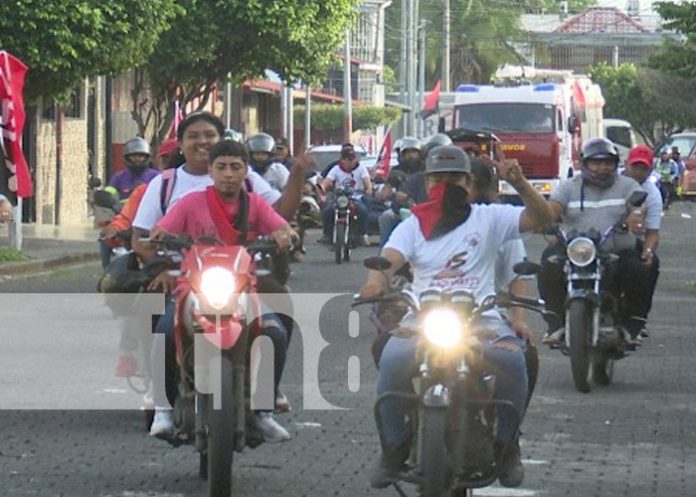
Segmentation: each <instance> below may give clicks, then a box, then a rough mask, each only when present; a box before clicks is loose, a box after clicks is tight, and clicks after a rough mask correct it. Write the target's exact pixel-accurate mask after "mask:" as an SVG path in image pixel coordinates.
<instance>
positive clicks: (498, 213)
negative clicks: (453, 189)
mask: <svg viewBox="0 0 696 497" xmlns="http://www.w3.org/2000/svg"><path fill="white" fill-rule="evenodd" d="M522 210H523V208H522V207H514V206H511V205H472V206H471V214H470V215H469V219H467V221H466V222H465V223H462V224H461V225H459V226H458V227H457V228H455V229H454V230H453V231H451V232H449V233H448V234H446V235H445V236H442V237H440V238H437V239H435V240H429V241H428V240H426V239H425V237H424V236H423V233H422V232H421V229H420V225H419V223H418V218H416V217H415V216H411V217H410V218H408V219H406V220H405V221H403V222H401V223H400V224H399V225H398V226H397V227H396V229H395V230H394V231H393V232H392V235H391V237H390V238H389V241H388V242H387V244H386V245H385V248H391V249H394V250H397V251H398V252H400V253H401V254H402V255H403V256H404V258H405V259H406V261H408V262H409V263H410V264H411V267H412V268H413V273H414V278H413V285H412V287H413V290H414V292H416V294H417V295H420V293H421V292H423V291H424V290H426V289H428V288H439V289H440V290H453V289H461V290H468V291H470V292H471V293H472V294H473V295H474V297H475V298H476V301H477V302H479V303H480V302H481V301H482V300H483V299H484V298H485V297H487V296H488V295H493V294H494V293H495V268H496V261H497V260H498V258H499V254H498V252H499V250H500V247H501V246H502V245H503V244H504V243H506V242H508V241H509V240H513V239H516V238H519V237H520V231H519V224H520V215H521V213H522Z"/></svg>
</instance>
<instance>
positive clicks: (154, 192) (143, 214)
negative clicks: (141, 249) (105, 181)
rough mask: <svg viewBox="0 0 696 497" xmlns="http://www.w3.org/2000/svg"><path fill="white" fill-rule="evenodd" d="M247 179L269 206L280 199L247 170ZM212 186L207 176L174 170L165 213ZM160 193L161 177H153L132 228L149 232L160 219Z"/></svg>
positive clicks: (272, 190)
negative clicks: (174, 178)
mask: <svg viewBox="0 0 696 497" xmlns="http://www.w3.org/2000/svg"><path fill="white" fill-rule="evenodd" d="M247 179H248V180H249V181H250V183H251V189H252V191H253V192H254V193H256V194H257V195H259V196H261V197H262V198H263V199H264V200H265V201H266V202H267V203H268V204H269V205H273V204H275V203H276V201H277V200H278V199H279V198H280V192H278V191H277V190H274V189H273V188H271V185H269V184H268V182H267V181H266V180H264V179H263V178H262V177H261V176H259V175H258V174H257V173H255V172H254V171H252V170H251V169H249V170H248V171H247ZM212 184H213V179H212V178H211V177H210V175H208V174H202V175H194V174H190V173H187V172H186V171H185V170H184V165H181V166H179V167H178V168H177V169H176V181H175V183H174V188H173V189H172V196H171V198H170V199H169V204H168V205H167V208H166V210H167V212H169V210H170V209H171V208H172V206H173V205H174V204H176V203H177V202H178V201H179V199H181V197H183V196H184V195H186V194H188V193H191V192H198V191H201V190H205V189H206V188H207V187H209V186H210V185H212ZM161 191H162V175H157V176H155V177H154V178H153V179H152V181H150V183H149V184H148V185H147V190H145V193H144V194H143V198H142V200H141V201H140V206H138V212H137V214H136V215H135V219H134V220H133V226H134V227H136V228H140V229H142V230H146V231H149V230H151V229H152V228H153V227H154V226H155V225H156V224H157V222H158V221H159V220H160V219H162V217H163V216H164V214H165V213H164V212H162V208H161V205H160V200H161Z"/></svg>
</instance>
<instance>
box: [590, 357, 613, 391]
mask: <svg viewBox="0 0 696 497" xmlns="http://www.w3.org/2000/svg"><path fill="white" fill-rule="evenodd" d="M592 379H593V380H594V382H595V383H596V384H597V385H602V386H606V385H611V382H612V381H613V380H614V359H612V358H611V357H609V355H608V354H607V353H606V352H598V353H597V354H596V355H595V357H594V358H593V361H592Z"/></svg>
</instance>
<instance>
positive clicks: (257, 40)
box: [133, 0, 360, 143]
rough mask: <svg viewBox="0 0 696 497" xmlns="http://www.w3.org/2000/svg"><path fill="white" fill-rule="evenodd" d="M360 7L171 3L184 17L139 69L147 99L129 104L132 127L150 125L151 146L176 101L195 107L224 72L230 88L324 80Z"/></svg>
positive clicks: (339, 2)
mask: <svg viewBox="0 0 696 497" xmlns="http://www.w3.org/2000/svg"><path fill="white" fill-rule="evenodd" d="M359 1H360V0H332V1H324V0H293V1H292V2H288V1H286V0H255V1H253V2H251V1H248V0H177V3H178V5H180V6H181V7H182V8H183V13H182V14H180V15H178V16H177V18H176V19H175V20H174V22H173V23H172V26H171V28H170V29H169V30H168V31H167V32H165V33H164V34H163V35H162V37H161V39H160V41H159V43H158V44H157V47H156V49H155V51H154V52H153V54H152V55H151V56H150V57H149V59H148V61H147V63H146V64H145V65H144V66H143V68H142V70H143V71H142V75H143V76H144V77H145V76H146V79H144V80H143V81H144V83H147V85H149V87H150V88H151V90H152V94H151V98H150V96H148V95H145V94H141V95H139V96H137V99H136V100H135V101H134V112H133V114H134V117H135V118H136V121H139V124H140V125H141V127H142V129H143V130H144V129H145V128H147V127H148V126H152V127H153V128H154V134H155V136H154V137H153V141H154V142H155V143H158V142H159V141H161V140H162V138H163V137H164V135H165V134H166V133H167V131H168V129H169V128H170V126H171V123H172V120H173V117H174V108H173V102H174V101H175V100H177V99H179V101H180V102H181V104H182V106H185V105H186V104H188V103H189V102H192V101H194V100H197V101H198V103H199V107H201V108H202V107H203V106H204V105H206V103H207V102H208V99H209V98H210V95H211V92H212V90H213V88H214V85H215V84H216V83H218V82H220V81H224V80H226V78H227V75H228V74H229V73H231V74H232V80H233V82H234V83H240V82H241V81H243V80H244V79H245V78H248V77H255V76H259V75H262V74H263V72H264V70H265V69H272V70H274V71H276V72H277V73H279V74H280V75H281V77H283V78H284V79H285V80H287V81H293V80H303V81H308V82H314V81H315V80H316V79H318V78H320V77H321V76H323V75H325V71H326V70H327V68H328V65H329V63H330V62H331V60H332V58H333V57H334V52H335V49H336V48H337V47H338V46H339V45H340V43H341V41H342V40H343V35H344V32H345V29H346V27H347V26H348V23H349V22H350V21H351V19H352V16H353V11H354V10H353V9H354V7H355V6H356V5H357V4H358V3H359ZM143 87H145V84H144V85H143ZM134 97H136V96H135V95H134Z"/></svg>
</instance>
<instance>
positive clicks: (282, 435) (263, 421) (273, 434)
mask: <svg viewBox="0 0 696 497" xmlns="http://www.w3.org/2000/svg"><path fill="white" fill-rule="evenodd" d="M256 429H258V430H259V432H261V435H263V439H264V440H265V441H266V442H268V443H280V442H286V441H288V440H290V433H288V430H286V429H285V428H283V427H282V426H281V425H280V423H278V422H277V421H276V420H275V419H274V418H273V413H271V412H257V413H256Z"/></svg>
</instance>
